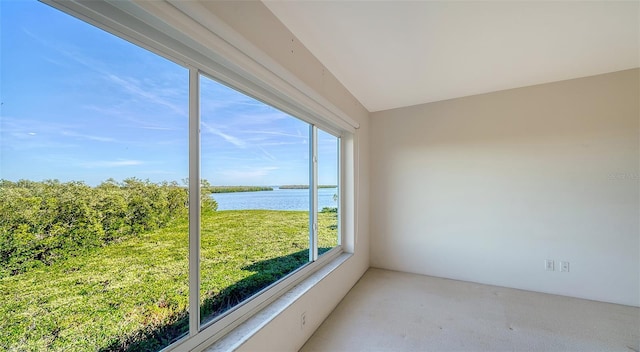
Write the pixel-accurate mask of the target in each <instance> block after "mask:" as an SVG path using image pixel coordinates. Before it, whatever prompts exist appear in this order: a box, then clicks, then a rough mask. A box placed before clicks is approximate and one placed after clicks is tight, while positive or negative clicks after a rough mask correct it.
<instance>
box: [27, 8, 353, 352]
mask: <svg viewBox="0 0 640 352" xmlns="http://www.w3.org/2000/svg"><path fill="white" fill-rule="evenodd" d="M40 1H42V2H44V3H46V4H48V5H51V6H52V7H54V8H57V9H58V10H61V11H63V12H65V13H67V14H69V15H71V16H74V17H76V18H79V19H81V20H84V21H85V22H88V23H89V24H91V25H94V26H96V27H98V28H101V29H103V30H105V31H107V32H109V33H111V34H113V35H115V36H117V37H120V38H122V39H124V40H127V41H130V42H132V43H134V44H136V45H138V46H140V47H143V48H145V49H147V50H150V51H151V52H153V53H155V54H158V55H160V56H162V57H164V58H167V59H168V60H170V61H172V62H174V63H176V64H178V65H181V66H183V67H186V68H187V69H188V70H189V180H190V181H189V197H190V200H189V201H190V204H199V200H200V198H199V194H200V182H199V180H200V113H199V104H200V103H199V99H200V92H199V75H200V74H203V75H206V76H208V77H211V78H213V79H215V80H216V81H218V82H220V83H222V84H225V85H227V86H229V87H230V88H232V89H235V90H237V91H239V92H241V93H243V94H246V95H248V96H250V97H252V98H254V99H257V100H259V101H261V102H263V103H265V104H267V105H270V106H272V107H275V108H277V109H279V110H281V111H283V112H285V113H287V114H289V115H291V116H294V117H296V118H299V119H301V120H303V121H305V122H307V123H309V124H310V126H311V127H310V134H311V135H313V134H314V132H315V135H316V136H317V129H318V128H320V129H322V130H323V131H324V132H327V133H329V134H331V135H334V136H335V137H337V138H338V160H339V165H338V208H339V211H338V245H337V246H336V247H335V248H333V249H331V250H330V251H328V252H326V253H324V254H323V255H322V256H319V257H318V255H317V225H316V224H317V177H313V178H312V176H311V175H310V178H312V179H311V180H310V181H312V182H310V187H309V188H310V197H311V198H312V200H315V201H313V202H312V203H315V204H313V205H311V208H312V209H311V210H312V214H314V216H311V217H310V218H314V219H313V220H312V219H310V221H313V222H314V224H313V225H312V229H314V230H313V231H311V232H313V235H312V236H310V244H311V245H313V246H314V249H313V250H311V251H310V259H312V258H311V257H313V259H314V260H313V261H311V262H310V263H308V264H306V265H304V266H302V267H300V268H298V269H297V270H295V271H294V272H292V273H290V274H289V275H287V276H286V277H284V278H282V279H281V280H279V281H277V282H275V283H273V284H271V285H270V286H268V287H267V288H265V289H263V290H261V291H259V292H257V293H256V294H255V295H253V296H252V297H251V298H249V299H247V300H245V301H244V302H242V303H240V304H238V305H237V306H236V307H235V308H233V309H232V310H230V311H229V312H227V313H224V314H222V315H221V316H219V317H216V318H215V319H213V320H211V321H210V322H208V323H207V324H205V325H200V320H201V317H200V302H199V294H200V279H199V270H200V209H199V207H190V209H189V228H190V230H189V302H190V304H189V333H188V335H187V336H186V337H183V338H181V339H179V340H177V341H176V342H174V343H172V344H170V345H169V346H167V347H166V348H164V349H163V350H164V351H171V350H176V349H180V350H183V349H189V350H191V349H198V350H199V349H202V348H204V347H205V346H207V345H209V344H211V343H213V342H215V341H216V340H218V339H219V338H221V337H222V336H224V335H226V334H227V333H229V332H230V331H232V330H233V329H234V328H236V327H237V326H238V325H240V324H241V323H242V322H243V321H245V320H246V319H248V318H249V317H251V316H253V315H254V314H255V313H257V312H258V311H259V310H261V309H262V308H264V307H266V306H267V305H268V304H270V303H271V302H273V301H274V300H276V299H277V298H278V297H280V296H281V295H283V294H284V293H285V292H287V291H288V290H290V289H291V288H292V287H294V286H295V285H296V284H298V283H300V282H302V281H303V280H304V279H305V278H308V277H310V276H311V275H312V274H313V273H315V272H316V271H318V270H319V269H320V268H322V267H323V266H325V265H327V264H328V263H330V262H331V261H333V260H334V259H336V258H337V257H338V256H339V255H340V254H341V253H343V252H347V253H349V252H351V253H352V252H353V248H354V246H355V241H356V238H355V233H356V230H357V222H356V219H355V198H356V196H357V194H356V187H355V173H356V170H355V161H356V158H357V143H356V139H357V135H356V133H355V132H356V129H357V128H359V125H358V123H357V122H356V121H354V120H353V119H351V118H350V117H349V116H348V115H347V114H345V113H344V112H342V111H341V110H340V109H339V108H337V107H335V106H334V105H333V104H331V103H330V102H329V101H328V100H326V99H325V98H324V97H322V96H321V95H319V94H317V93H316V92H315V91H313V90H312V89H311V88H309V87H308V86H306V84H304V83H303V82H301V81H300V80H299V79H298V78H297V77H295V76H294V75H293V74H291V73H290V72H289V71H288V70H286V69H285V68H283V67H282V66H280V65H279V64H277V63H275V62H274V61H273V60H272V59H271V58H269V57H268V56H267V55H266V54H264V53H262V52H261V51H260V50H259V49H257V48H256V47H255V46H253V45H252V44H251V43H250V42H248V41H246V39H244V38H243V37H242V36H240V35H239V34H237V33H236V32H235V31H234V30H233V29H231V28H230V27H228V26H227V25H226V24H225V23H224V22H223V21H221V20H220V19H218V18H217V17H216V16H215V14H213V13H211V12H210V11H208V10H206V9H205V8H204V7H203V5H202V4H199V3H196V2H185V3H181V2H179V1H174V0H167V1H162V2H160V1H158V2H133V1H82V0H40ZM204 19H206V20H207V21H203V20H204ZM205 22H206V23H205ZM312 141H314V142H316V144H317V139H316V138H313V139H312ZM310 150H311V152H310V153H314V152H316V153H317V147H316V148H310ZM315 157H317V154H315ZM312 160H313V161H312ZM316 162H317V158H314V159H310V167H311V168H315V170H316V171H314V173H312V175H317V165H314V164H315V163H316ZM313 241H315V243H312V242H313ZM313 253H315V256H313ZM194 273H196V274H194ZM192 302H196V304H191V303H192Z"/></svg>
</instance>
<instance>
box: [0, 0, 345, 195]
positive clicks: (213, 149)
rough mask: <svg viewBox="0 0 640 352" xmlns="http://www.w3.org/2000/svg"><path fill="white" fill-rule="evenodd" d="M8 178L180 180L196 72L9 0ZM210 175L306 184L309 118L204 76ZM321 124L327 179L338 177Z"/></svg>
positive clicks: (1, 143)
mask: <svg viewBox="0 0 640 352" xmlns="http://www.w3.org/2000/svg"><path fill="white" fill-rule="evenodd" d="M0 16H1V18H0V23H1V26H2V27H1V29H0V30H1V34H0V35H1V38H0V43H1V44H0V45H1V48H0V49H1V50H0V55H1V61H0V66H1V67H0V70H1V71H0V75H1V77H2V78H1V83H0V84H1V87H0V89H1V91H0V95H1V99H2V107H1V110H0V153H1V154H0V178H3V179H8V180H12V181H16V180H18V179H30V180H35V181H41V180H44V179H59V180H61V181H70V180H78V181H85V182H86V183H88V184H91V185H96V184H98V183H100V182H101V181H104V180H106V179H108V178H114V179H116V180H122V179H124V178H127V177H138V178H142V179H150V180H151V181H154V182H160V181H178V182H180V181H181V180H182V179H184V178H186V177H187V174H188V156H187V153H188V130H187V128H188V120H187V118H188V71H187V69H186V68H184V67H182V66H180V65H177V64H175V63H173V62H171V61H169V60H167V59H164V58H162V57H160V56H158V55H156V54H153V53H151V52H148V51H146V50H144V49H142V48H139V47H137V46H135V45H133V44H130V43H128V42H126V41H124V40H122V39H120V38H117V37H115V36H113V35H111V34H108V33H106V32H104V31H102V30H100V29H97V28H95V27H93V26H91V25H88V24H86V23H84V22H82V21H80V20H77V19H75V18H73V17H71V16H69V15H66V14H64V13H61V12H59V11H58V10H55V9H53V8H51V7H49V6H47V5H44V4H41V3H38V2H35V1H4V0H0ZM201 120H202V125H201V133H202V135H201V140H202V148H201V153H202V158H201V160H202V161H201V165H202V177H203V178H207V179H208V180H209V181H210V182H211V183H212V184H216V185H281V184H305V183H307V182H308V143H309V139H308V128H309V127H308V125H307V124H306V123H304V122H302V121H300V120H298V119H295V118H293V117H291V116H289V115H286V114H284V113H282V112H280V111H278V110H276V109H274V108H271V107H269V106H266V105H264V104H262V103H260V102H257V101H256V100H254V99H252V98H249V97H247V96H245V95H243V94H240V93H238V92H236V91H234V90H232V89H229V88H227V87H225V86H223V85H221V84H219V83H217V82H215V81H213V80H211V79H208V78H206V77H202V78H201ZM336 163H337V160H336V138H335V137H333V136H331V135H329V134H326V133H320V138H319V178H320V179H319V182H320V183H321V184H335V183H336V175H337V169H336Z"/></svg>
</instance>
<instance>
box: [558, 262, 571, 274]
mask: <svg viewBox="0 0 640 352" xmlns="http://www.w3.org/2000/svg"><path fill="white" fill-rule="evenodd" d="M560 271H562V272H565V273H568V272H569V262H560Z"/></svg>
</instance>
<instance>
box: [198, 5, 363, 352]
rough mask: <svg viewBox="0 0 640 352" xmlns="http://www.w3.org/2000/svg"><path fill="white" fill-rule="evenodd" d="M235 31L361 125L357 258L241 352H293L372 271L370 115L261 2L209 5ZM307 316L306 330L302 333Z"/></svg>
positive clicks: (357, 141) (350, 245) (352, 245)
mask: <svg viewBox="0 0 640 352" xmlns="http://www.w3.org/2000/svg"><path fill="white" fill-rule="evenodd" d="M204 4H205V5H206V6H207V7H208V8H209V9H211V10H212V11H213V13H215V14H216V15H217V16H218V17H219V18H221V19H222V20H224V21H225V22H226V23H227V24H228V25H230V26H231V27H232V28H233V29H234V30H235V31H237V32H238V33H240V34H241V35H242V36H244V37H245V38H246V39H248V40H249V41H251V42H252V43H253V44H254V45H256V46H257V47H258V48H259V49H261V50H262V51H263V52H264V53H265V54H267V55H268V56H270V57H271V58H272V59H274V60H276V61H277V62H278V63H279V64H280V65H282V66H284V67H285V68H286V69H287V70H288V71H290V72H291V73H293V74H294V75H295V76H296V77H297V78H299V79H300V80H302V81H303V82H304V83H305V84H306V85H308V86H309V87H311V88H312V89H314V90H315V91H316V92H318V93H320V94H321V95H322V96H323V97H324V98H326V99H328V100H329V101H330V102H331V103H333V104H334V105H336V106H337V107H338V108H340V109H341V110H342V111H344V112H345V113H347V114H348V115H349V116H350V117H351V118H353V119H355V120H357V121H358V122H359V123H360V128H359V129H358V130H357V132H356V135H355V146H354V148H355V149H356V154H357V155H358V157H357V159H356V165H355V188H356V195H357V197H356V200H355V201H356V205H357V208H356V216H355V219H354V220H355V222H356V223H355V224H353V225H354V226H355V227H356V229H357V233H356V241H355V243H348V244H347V247H348V248H349V249H351V250H353V252H354V255H353V256H352V257H351V258H350V259H349V260H348V261H347V262H345V263H344V264H343V265H341V266H340V267H339V268H337V269H336V270H335V271H333V272H332V273H331V274H329V276H327V277H326V278H324V279H323V280H322V281H321V282H320V283H319V284H318V285H316V286H315V287H314V288H313V289H311V290H310V291H309V292H307V293H306V294H305V295H304V296H302V297H301V298H300V299H298V300H297V301H296V302H295V303H294V304H293V305H291V306H290V307H289V308H288V309H286V310H285V311H284V312H283V313H281V314H280V315H279V316H278V317H277V318H275V319H274V320H273V321H272V322H271V323H269V324H267V325H266V326H265V327H264V328H262V329H261V330H260V331H259V332H258V333H256V334H255V335H254V336H252V337H251V338H250V339H249V340H248V341H247V342H246V343H245V344H244V345H242V346H241V348H240V350H244V351H295V350H298V349H299V348H300V347H302V345H303V344H304V343H305V342H306V340H307V339H308V338H309V337H310V336H311V334H312V333H313V331H314V330H315V328H317V327H318V326H319V325H320V323H321V322H322V321H323V320H324V319H325V318H326V317H327V316H328V315H329V313H331V311H332V310H333V308H335V306H336V305H337V304H338V303H339V302H340V300H341V299H342V298H343V297H344V295H345V294H346V293H347V292H348V291H349V290H350V289H351V287H352V286H353V285H354V284H355V283H356V281H357V280H358V279H359V278H360V277H361V276H362V274H363V273H364V272H365V271H366V269H367V268H368V267H369V173H368V170H369V113H368V112H367V111H366V110H365V109H364V107H363V106H362V105H361V104H360V103H359V102H358V101H357V100H356V99H355V98H354V97H353V96H352V95H351V94H350V93H349V92H348V91H347V90H346V89H345V88H344V87H343V86H342V85H341V84H340V83H339V82H338V80H337V79H336V78H335V77H333V75H331V73H329V72H328V71H327V70H326V69H325V67H324V66H323V65H322V64H320V62H319V61H318V60H317V59H315V57H314V56H313V55H311V53H310V52H309V51H308V50H307V49H306V48H304V47H303V46H302V45H300V43H299V42H298V41H297V39H296V38H295V37H294V36H293V35H292V34H291V32H289V30H287V29H286V27H284V26H283V25H282V24H281V23H280V22H279V21H278V20H277V19H276V17H275V16H273V14H272V13H271V12H270V11H269V10H268V9H267V8H266V7H265V6H264V5H263V4H262V3H261V2H253V1H252V2H226V1H220V2H213V1H212V2H205V3H204ZM302 312H306V319H307V328H305V329H304V330H301V329H300V315H301V313H302Z"/></svg>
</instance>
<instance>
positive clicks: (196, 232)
mask: <svg viewBox="0 0 640 352" xmlns="http://www.w3.org/2000/svg"><path fill="white" fill-rule="evenodd" d="M199 330H200V76H199V72H198V70H197V69H195V68H189V336H194V335H196V334H197V333H198V331H199Z"/></svg>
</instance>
